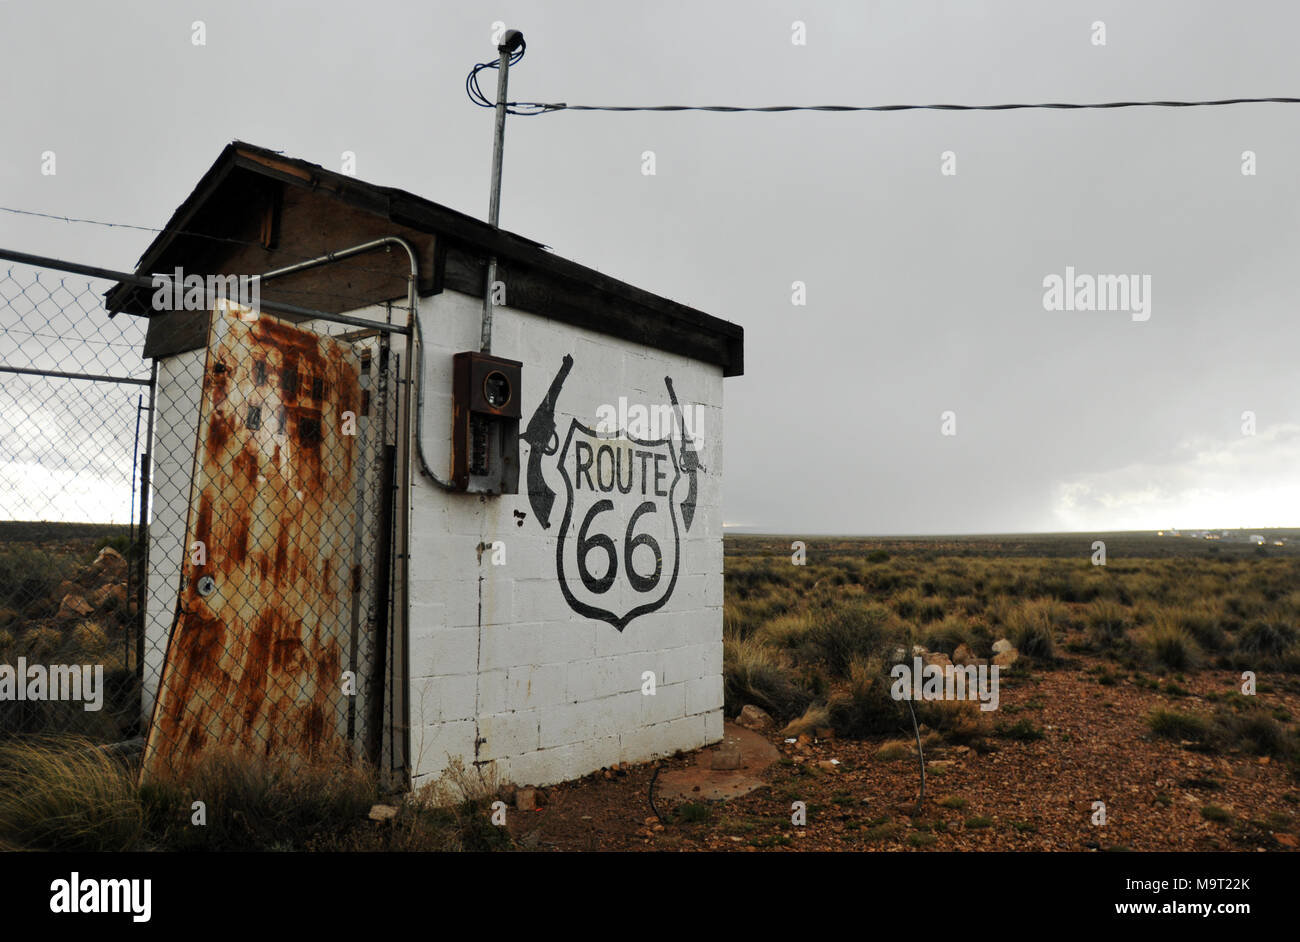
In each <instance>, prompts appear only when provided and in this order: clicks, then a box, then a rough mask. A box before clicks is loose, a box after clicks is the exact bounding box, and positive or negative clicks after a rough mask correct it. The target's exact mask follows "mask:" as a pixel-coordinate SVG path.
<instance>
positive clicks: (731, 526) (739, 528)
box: [722, 523, 1300, 540]
mask: <svg viewBox="0 0 1300 942" xmlns="http://www.w3.org/2000/svg"><path fill="white" fill-rule="evenodd" d="M722 529H723V530H724V531H730V532H733V533H741V532H744V533H748V534H751V535H753V536H794V537H797V536H800V535H803V536H845V537H860V538H863V539H894V540H897V539H917V538H923V537H924V538H934V537H940V536H952V537H973V536H1097V535H1102V534H1146V535H1150V536H1158V535H1161V534H1166V535H1170V534H1174V533H1178V534H1185V533H1223V532H1228V533H1232V532H1237V533H1258V534H1259V535H1261V536H1263V535H1264V534H1266V533H1277V532H1279V531H1284V532H1293V533H1300V525H1296V526H1271V527H1168V528H1165V529H1163V530H1159V529H1154V528H1143V529H1136V530H1001V531H998V530H969V531H954V530H949V531H938V530H936V531H934V532H929V533H923V532H911V533H858V532H846V531H843V530H769V529H764V528H762V527H756V526H753V525H750V524H743V523H724V524H723V525H722Z"/></svg>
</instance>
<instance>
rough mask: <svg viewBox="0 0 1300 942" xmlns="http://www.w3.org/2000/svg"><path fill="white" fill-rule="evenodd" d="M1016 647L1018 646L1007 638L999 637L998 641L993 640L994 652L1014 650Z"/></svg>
mask: <svg viewBox="0 0 1300 942" xmlns="http://www.w3.org/2000/svg"><path fill="white" fill-rule="evenodd" d="M1015 649H1016V646H1015V645H1014V644H1012V643H1011V642H1010V641H1008V640H1007V639H1006V638H999V639H998V640H997V641H994V642H993V653H994V654H1001V653H1002V652H1003V651H1014V650H1015Z"/></svg>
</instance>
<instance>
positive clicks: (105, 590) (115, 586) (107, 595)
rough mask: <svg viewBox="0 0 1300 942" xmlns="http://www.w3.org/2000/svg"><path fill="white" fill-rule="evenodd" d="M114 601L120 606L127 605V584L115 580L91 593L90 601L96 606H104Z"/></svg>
mask: <svg viewBox="0 0 1300 942" xmlns="http://www.w3.org/2000/svg"><path fill="white" fill-rule="evenodd" d="M110 600H111V601H113V602H115V603H116V604H117V606H118V607H119V608H120V607H122V606H125V605H126V586H125V585H124V584H122V583H120V582H114V583H111V584H109V585H105V586H100V587H99V588H98V589H96V590H95V591H94V592H93V593H91V596H90V601H91V602H92V603H93V604H94V606H95V608H103V607H104V606H105V605H107V604H108V603H109V601H110Z"/></svg>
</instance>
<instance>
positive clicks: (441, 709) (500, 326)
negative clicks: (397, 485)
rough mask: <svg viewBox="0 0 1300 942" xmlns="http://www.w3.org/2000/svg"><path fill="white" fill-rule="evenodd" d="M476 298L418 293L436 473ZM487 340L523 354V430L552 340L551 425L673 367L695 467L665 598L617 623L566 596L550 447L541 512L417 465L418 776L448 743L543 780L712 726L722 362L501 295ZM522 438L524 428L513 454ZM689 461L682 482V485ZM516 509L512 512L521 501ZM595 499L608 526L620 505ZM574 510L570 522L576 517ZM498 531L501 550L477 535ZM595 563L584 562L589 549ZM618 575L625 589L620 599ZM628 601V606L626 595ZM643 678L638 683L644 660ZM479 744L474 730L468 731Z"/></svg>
mask: <svg viewBox="0 0 1300 942" xmlns="http://www.w3.org/2000/svg"><path fill="white" fill-rule="evenodd" d="M481 310H482V302H481V301H480V300H479V299H477V298H473V297H470V296H468V295H464V294H460V293H458V292H454V291H444V292H443V293H441V294H439V295H436V296H434V297H432V298H428V299H425V300H424V301H423V302H422V304H421V320H422V323H423V326H424V339H425V382H426V387H425V402H424V429H423V437H424V447H425V454H426V457H427V459H428V461H429V464H430V466H431V467H432V468H433V469H434V470H435V472H436V473H438V474H440V475H445V474H447V473H448V469H449V464H450V459H449V449H450V429H451V383H452V373H451V371H452V355H453V354H455V353H459V352H461V351H465V350H475V349H477V348H478V345H479V329H480V315H481ZM492 352H493V354H494V355H496V356H502V357H507V358H510V359H514V360H520V361H522V362H523V364H524V367H523V390H522V408H523V418H522V420H521V423H520V427H521V431H522V430H523V427H524V426H526V425H527V422H528V419H529V418H530V417H531V416H532V414H533V411H534V410H535V409H536V407H537V405H538V403H539V402H540V401H541V399H542V397H543V396H544V395H545V393H546V390H547V388H548V386H549V385H550V382H551V379H552V377H553V376H554V375H555V372H556V370H557V369H558V368H559V366H560V363H561V360H562V358H563V357H564V355H565V354H569V355H571V356H572V357H573V361H574V363H573V368H572V370H571V372H570V374H569V376H568V378H567V381H566V382H565V384H564V387H563V390H562V391H561V394H560V396H559V398H558V401H557V403H556V426H557V430H558V433H559V437H560V442H561V443H563V441H564V436H565V433H566V431H567V430H568V428H569V423H570V418H571V417H575V418H577V419H578V421H580V422H582V423H583V424H585V425H587V426H589V427H593V428H594V427H595V426H596V424H597V418H598V417H597V408H598V407H599V406H601V405H610V406H617V404H618V401H619V397H620V396H624V397H626V398H627V400H628V402H629V403H642V404H645V405H655V404H666V403H668V401H669V400H668V397H667V393H666V390H665V385H664V377H665V376H670V377H672V380H673V384H674V387H675V389H676V392H677V396H678V398H679V401H680V402H681V405H682V407H683V408H684V409H689V408H694V407H696V406H701V407H702V408H701V409H699V410H698V415H699V423H700V427H699V429H697V430H696V431H699V432H701V433H702V434H701V437H700V441H699V442H698V450H699V457H700V463H701V464H702V465H703V467H704V468H705V469H706V470H705V473H702V474H701V475H699V477H698V482H699V494H698V503H697V509H696V513H695V518H694V521H693V523H692V526H691V528H690V530H689V532H682V533H681V543H680V547H681V548H680V554H681V555H680V569H679V574H678V578H677V583H676V585H675V588H674V590H673V592H672V594H671V595H670V596H669V598H668V600H667V601H666V603H665V604H664V605H663V607H662V608H660V609H658V610H657V611H654V612H649V613H647V614H643V615H640V616H638V617H636V618H634V619H632V620H631V621H630V622H629V623H628V624H627V625H626V627H625V628H624V629H623V631H621V632H620V631H618V630H617V629H616V628H615V627H614V626H613V625H611V624H608V623H606V622H603V621H597V620H594V619H591V618H587V617H583V616H582V615H579V614H578V613H577V612H575V611H574V610H573V609H572V608H570V606H569V604H568V603H567V602H566V600H565V597H564V594H563V593H562V592H561V589H560V584H559V580H558V578H557V562H556V542H557V536H558V532H559V529H560V527H561V524H562V522H563V510H564V505H565V503H566V494H565V490H564V488H563V487H562V486H560V485H559V480H560V479H559V477H558V474H557V473H556V472H555V461H556V457H557V456H551V457H550V458H548V459H546V465H547V467H548V472H549V475H550V476H549V478H548V480H549V481H550V482H551V483H552V487H554V488H555V489H556V492H557V493H556V502H555V507H554V509H553V510H552V513H551V525H550V528H549V529H545V530H544V529H542V528H541V526H540V525H539V524H538V523H537V521H536V520H535V519H534V514H533V511H532V507H531V506H530V503H529V499H528V494H527V493H526V492H527V481H526V474H525V473H521V476H520V491H521V493H519V494H514V495H502V496H491V497H483V496H478V495H466V494H455V493H448V492H446V491H444V490H442V489H441V488H439V487H437V486H436V485H434V484H433V483H432V482H430V481H428V480H426V479H424V478H421V477H420V476H419V475H418V474H416V475H415V481H416V484H415V494H414V495H413V520H412V547H411V601H412V606H411V628H410V651H409V669H410V672H411V682H410V720H411V765H412V776H413V781H414V784H415V785H416V786H417V787H418V786H419V785H420V784H422V783H424V782H427V781H431V780H433V779H435V778H436V777H437V776H438V774H439V773H440V772H442V771H443V770H444V769H445V768H446V767H447V765H448V763H449V762H450V761H451V760H452V759H453V758H455V757H459V758H461V760H462V761H463V763H464V765H465V766H466V767H467V768H468V767H471V763H473V762H474V761H478V762H480V763H487V764H491V765H494V766H495V769H496V772H497V774H498V775H499V777H500V778H501V780H502V781H510V782H515V783H517V784H534V785H545V784H550V783H553V782H558V781H563V780H565V779H571V778H575V777H578V776H581V775H584V774H586V773H588V772H591V771H594V770H596V769H599V768H601V767H602V766H606V765H611V764H613V763H616V762H626V761H633V762H635V761H641V760H646V759H650V758H653V757H656V756H661V755H665V754H671V753H672V752H674V751H675V750H677V749H693V748H696V747H698V746H701V745H704V744H707V743H710V742H716V741H718V740H719V739H721V738H722V516H721V512H722V511H721V478H722V461H721V459H722V447H721V443H722V369H721V367H718V366H714V365H711V364H706V363H701V362H699V361H696V360H692V359H690V358H688V357H685V356H680V355H675V354H672V353H667V352H663V351H658V350H653V349H648V348H645V347H641V346H638V345H636V344H632V343H628V342H626V341H622V340H617V339H614V338H612V337H609V336H605V335H603V334H599V333H595V332H593V331H588V330H583V329H580V328H575V327H571V326H569V325H567V324H563V323H560V322H557V321H552V320H549V319H547V318H544V317H538V316H536V315H533V314H529V313H526V312H522V311H516V310H513V309H511V308H509V307H498V308H496V310H495V313H494V330H493V341H492ZM527 458H528V445H527V444H526V443H521V445H520V459H521V462H522V463H523V464H524V467H525V468H526V462H527ZM685 481H686V479H685V477H683V479H682V482H681V484H680V485H679V488H680V489H679V492H678V494H679V496H680V494H681V493H684V491H685ZM519 515H523V516H522V519H521V518H520V516H519ZM612 516H613V514H612V513H606V514H604V515H602V517H601V530H602V532H605V533H609V534H611V535H613V536H615V541H616V543H618V544H619V545H620V553H621V544H622V540H621V539H619V538H618V535H619V534H622V533H623V530H622V529H620V527H621V526H625V525H626V523H627V520H626V519H623V520H621V521H617V522H616V521H614V520H612V519H610V518H611V517H612ZM579 522H580V521H579V520H574V521H572V522H571V524H570V530H571V533H570V539H572V538H573V536H574V533H573V531H576V530H577V528H578V525H579ZM498 541H499V542H501V543H503V544H504V547H505V553H506V563H505V565H494V564H493V563H492V557H493V552H492V550H491V549H486V550H484V551H483V552H482V553H480V546H482V545H484V544H486V545H487V546H488V547H491V545H492V544H494V543H496V542H498ZM593 565H595V564H593ZM630 594H631V590H630V589H626V590H625V591H624V596H623V597H624V600H626V599H627V597H628V596H630ZM627 607H629V608H630V606H627ZM647 671H650V672H653V673H654V676H655V681H656V684H655V693H654V695H653V696H647V695H645V694H643V693H642V689H643V680H642V678H643V675H644V674H645V672H647ZM476 747H477V748H476Z"/></svg>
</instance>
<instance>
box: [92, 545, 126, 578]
mask: <svg viewBox="0 0 1300 942" xmlns="http://www.w3.org/2000/svg"><path fill="white" fill-rule="evenodd" d="M90 571H91V573H93V574H94V576H95V578H96V579H97V580H99V579H108V581H110V582H122V581H124V580H125V579H126V559H124V558H123V556H122V554H121V553H119V552H118V551H117V550H115V549H113V548H112V547H111V546H105V547H104V548H103V549H102V550H100V551H99V555H98V556H96V557H95V561H94V562H93V563H91V564H90Z"/></svg>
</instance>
